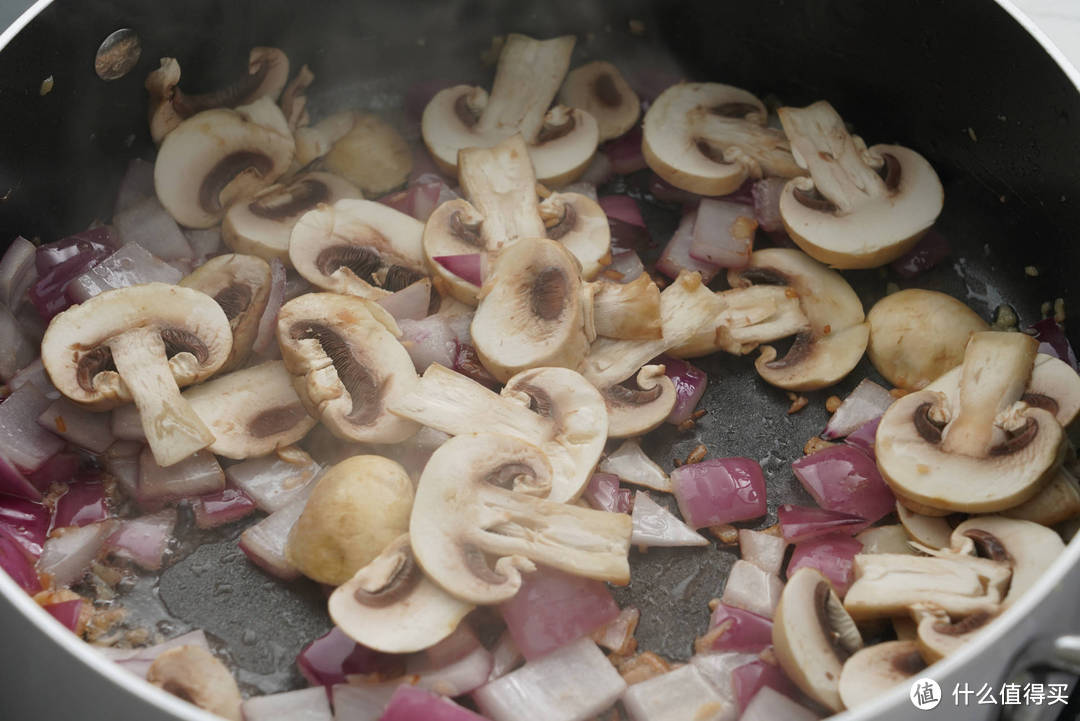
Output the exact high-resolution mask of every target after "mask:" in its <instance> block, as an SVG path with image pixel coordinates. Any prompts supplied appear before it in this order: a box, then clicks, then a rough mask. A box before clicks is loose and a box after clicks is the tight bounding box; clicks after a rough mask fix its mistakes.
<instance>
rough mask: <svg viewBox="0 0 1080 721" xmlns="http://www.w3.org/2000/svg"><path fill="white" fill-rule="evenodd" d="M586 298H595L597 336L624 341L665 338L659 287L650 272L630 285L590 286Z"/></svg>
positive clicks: (600, 283) (604, 282) (606, 283)
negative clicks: (649, 274)
mask: <svg viewBox="0 0 1080 721" xmlns="http://www.w3.org/2000/svg"><path fill="white" fill-rule="evenodd" d="M586 295H587V296H591V297H592V317H593V327H594V328H595V329H596V335H598V336H603V337H605V338H616V339H622V340H654V339H657V338H662V337H663V335H664V320H663V317H662V316H661V314H660V288H659V287H658V286H657V285H656V283H655V282H654V281H653V279H652V278H650V277H649V276H648V274H647V273H642V274H641V275H639V276H638V277H637V278H635V279H634V280H632V281H630V282H629V283H616V282H614V281H611V280H604V279H600V280H597V281H595V282H593V283H589V284H588V285H587V287H586ZM586 302H588V300H586Z"/></svg>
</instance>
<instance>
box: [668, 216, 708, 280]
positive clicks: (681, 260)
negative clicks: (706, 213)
mask: <svg viewBox="0 0 1080 721" xmlns="http://www.w3.org/2000/svg"><path fill="white" fill-rule="evenodd" d="M696 217H697V211H696V210H695V211H690V212H688V213H686V214H684V215H683V217H682V220H681V221H680V222H679V227H678V228H677V229H676V230H675V233H674V234H673V235H672V236H671V239H670V240H669V241H668V243H667V245H666V246H664V251H663V252H662V253H661V254H660V259H659V260H657V261H656V269H657V270H658V271H660V272H661V273H663V274H664V275H666V276H667V277H668V278H671V279H673V280H674V279H675V278H677V277H678V276H679V273H680V272H682V271H684V270H690V271H697V272H699V273H701V280H702V282H703V283H708V282H709V281H710V280H712V279H713V276H715V275H716V274H717V272H718V271H719V270H720V268H719V266H716V265H712V264H710V263H703V262H702V261H700V260H696V259H695V258H693V257H691V255H690V244H691V243H693V241H694V221H695V219H696Z"/></svg>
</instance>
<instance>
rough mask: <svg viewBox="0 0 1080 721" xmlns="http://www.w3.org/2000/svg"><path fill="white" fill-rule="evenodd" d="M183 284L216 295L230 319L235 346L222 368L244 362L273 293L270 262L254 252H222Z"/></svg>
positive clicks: (225, 370) (230, 368) (228, 368)
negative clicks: (227, 253) (258, 256)
mask: <svg viewBox="0 0 1080 721" xmlns="http://www.w3.org/2000/svg"><path fill="white" fill-rule="evenodd" d="M180 285H182V286H184V287H185V288H194V289H195V290H198V291H201V292H203V293H205V294H206V295H208V296H210V297H211V298H213V299H214V300H215V301H216V302H217V304H218V305H220V306H221V309H222V310H223V311H225V317H226V318H228V319H229V327H230V328H231V329H232V339H233V340H232V350H231V351H229V358H228V360H226V361H225V364H224V365H223V366H222V367H221V369H220V370H221V371H222V372H227V371H230V370H234V369H236V368H239V367H241V366H242V365H244V363H245V362H246V361H247V359H248V356H249V355H251V346H252V344H253V343H254V342H255V336H256V335H257V334H258V332H259V320H260V319H261V318H262V315H263V311H265V310H266V303H267V299H268V298H269V297H270V265H269V264H268V263H267V262H266V261H265V260H263V259H262V258H256V257H255V256H253V255H235V254H229V255H219V256H217V257H215V258H211V259H210V260H208V261H206V262H205V263H203V264H202V265H200V266H199V267H198V268H196V269H195V270H194V271H193V272H192V273H191V275H189V276H187V277H186V278H184V279H182V280H181V281H180Z"/></svg>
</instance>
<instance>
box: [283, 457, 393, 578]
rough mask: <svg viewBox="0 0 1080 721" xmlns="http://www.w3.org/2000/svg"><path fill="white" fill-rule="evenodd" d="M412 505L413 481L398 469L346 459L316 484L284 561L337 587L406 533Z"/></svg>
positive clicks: (372, 460)
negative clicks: (287, 560) (286, 559)
mask: <svg viewBox="0 0 1080 721" xmlns="http://www.w3.org/2000/svg"><path fill="white" fill-rule="evenodd" d="M412 504H413V484H412V480H410V479H409V474H408V473H406V472H405V469H404V468H402V467H401V466H400V465H399V464H397V463H395V462H394V461H391V460H390V459H389V458H383V457H382V456H353V457H352V458H347V459H345V460H344V461H342V462H340V463H338V464H336V465H335V466H333V467H332V468H330V469H329V470H327V471H326V473H324V474H323V476H322V478H320V479H319V480H318V481H317V482H316V483H315V488H314V490H312V492H311V495H310V496H309V497H308V500H307V503H306V504H305V506H304V511H303V513H301V514H300V518H299V519H297V521H296V525H294V526H293V528H292V531H290V532H289V541H288V544H287V545H286V547H285V556H286V557H287V558H288V559H289V562H290V563H292V564H293V565H294V566H296V568H297V569H299V571H300V573H302V574H304V575H305V576H307V577H308V578H310V579H312V580H314V581H318V582H319V583H328V584H330V585H332V586H340V585H341V584H343V583H345V582H347V581H348V580H349V579H350V578H352V577H353V574H355V573H356V572H357V571H359V570H360V569H362V568H363V567H365V566H367V565H368V564H369V563H371V562H372V561H374V560H375V559H376V558H377V557H378V556H379V554H381V553H382V552H383V550H384V549H385V548H386V547H387V546H389V545H390V544H391V543H393V542H394V540H395V539H397V538H398V537H400V536H401V534H403V533H405V532H406V531H407V530H408V527H409V513H410V511H411V510H412Z"/></svg>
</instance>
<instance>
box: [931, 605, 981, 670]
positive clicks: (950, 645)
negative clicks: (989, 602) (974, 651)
mask: <svg viewBox="0 0 1080 721" xmlns="http://www.w3.org/2000/svg"><path fill="white" fill-rule="evenodd" d="M999 612H1000V609H999V608H997V607H993V608H986V609H984V610H979V611H975V612H974V613H970V614H967V615H965V616H964V617H963V618H961V619H960V620H958V621H956V622H955V623H954V622H952V620H951V619H950V618H949V614H947V613H945V611H944V609H942V608H941V607H940V606H937V605H936V604H933V603H921V604H915V605H914V606H912V608H911V613H912V616H913V617H914V618H915V621H916V622H917V625H916V631H915V633H916V642H917V643H918V646H919V653H920V654H922V657H923V659H925V660H926V662H927V663H937V662H938V661H940V660H941V659H943V658H945V657H946V656H948V655H949V654H950V653H952V652H953V651H955V650H957V649H958V648H960V647H961V646H963V645H964V644H965V643H967V642H968V641H970V640H971V639H972V638H974V637H975V635H976V634H977V633H978V632H979V631H981V630H983V629H984V628H986V627H987V625H989V623H990V622H991V621H993V620H994V619H995V618H997V616H998V613H999Z"/></svg>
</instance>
